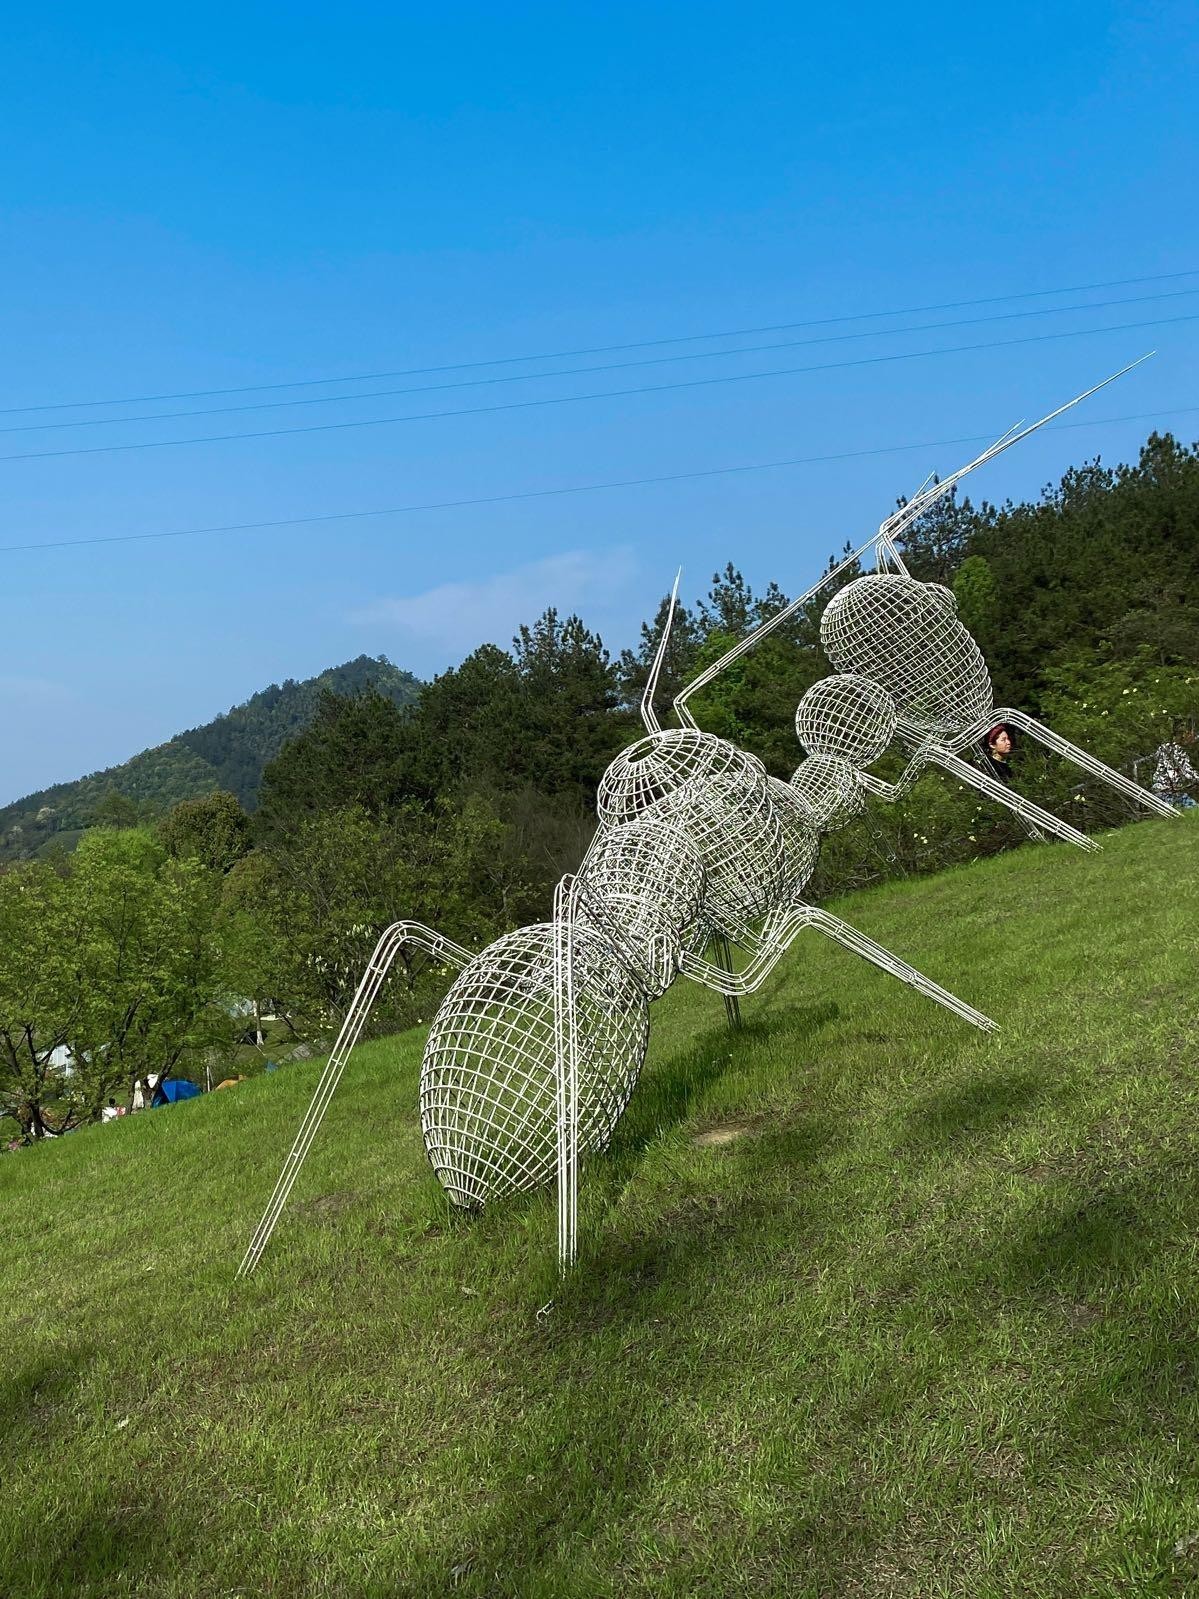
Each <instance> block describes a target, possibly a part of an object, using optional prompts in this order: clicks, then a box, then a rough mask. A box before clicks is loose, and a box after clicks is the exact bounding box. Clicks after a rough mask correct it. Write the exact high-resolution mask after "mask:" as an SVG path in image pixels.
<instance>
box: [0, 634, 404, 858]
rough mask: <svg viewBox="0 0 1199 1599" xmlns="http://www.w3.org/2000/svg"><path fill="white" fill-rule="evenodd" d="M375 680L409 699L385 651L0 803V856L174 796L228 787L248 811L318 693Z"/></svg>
mask: <svg viewBox="0 0 1199 1599" xmlns="http://www.w3.org/2000/svg"><path fill="white" fill-rule="evenodd" d="M368 687H373V688H375V689H377V690H378V692H379V693H380V694H382V695H384V696H385V697H386V698H387V699H388V700H389V701H390V702H391V703H392V704H393V705H396V706H401V705H407V704H409V703H411V701H413V700H414V699H415V698H416V695H417V692H418V691H419V687H420V685H419V683H418V681H417V679H416V678H414V677H413V676H412V675H411V673H409V672H402V671H400V670H399V668H398V667H395V666H393V665H392V664H391V662H390V661H389V660H387V658H386V657H385V656H379V657H378V658H373V657H371V656H369V655H360V656H359V657H358V659H357V660H354V661H347V662H346V663H345V665H344V666H335V667H331V668H330V669H329V670H328V671H325V672H322V673H320V675H319V676H317V677H310V678H306V679H305V680H304V681H302V682H296V681H295V680H294V679H293V678H288V679H287V680H286V681H285V682H284V683H282V684H278V683H272V684H271V685H270V687H269V688H265V689H262V690H261V691H260V692H259V693H257V694H255V695H253V696H252V697H251V698H250V699H248V700H246V701H245V703H244V704H242V705H235V706H234V707H233V708H232V709H231V710H229V711H227V712H225V713H224V715H222V716H217V717H214V718H213V720H212V721H211V722H206V723H205V724H204V725H203V726H202V727H193V728H189V729H188V731H187V732H185V733H179V734H177V735H176V736H175V737H174V738H173V739H170V740H169V741H168V742H167V743H166V744H160V745H159V746H158V747H157V748H156V749H151V750H143V751H142V753H141V754H140V755H135V756H134V757H133V759H132V760H129V761H125V762H124V763H123V764H122V765H120V766H111V767H109V768H108V769H107V770H106V771H103V772H93V773H92V774H91V775H90V776H88V777H83V778H79V779H78V780H77V781H76V782H73V783H57V784H55V785H54V787H53V788H46V789H41V790H40V791H39V792H38V793H36V794H29V795H27V796H26V797H25V798H24V799H19V800H16V801H14V802H13V803H12V804H11V805H7V806H5V807H3V809H0V861H3V860H18V859H21V858H28V857H30V856H34V855H37V854H39V853H40V852H41V851H43V850H44V849H45V848H46V847H47V845H50V844H58V845H61V846H63V847H65V848H67V849H72V848H74V846H75V844H76V843H77V842H78V839H79V836H80V833H81V832H82V831H83V829H84V828H86V827H90V826H93V825H95V824H96V823H98V822H104V821H112V822H128V821H132V820H137V819H139V818H140V819H146V820H149V819H151V818H153V817H155V816H160V815H163V814H164V813H165V812H166V811H168V810H169V809H170V808H171V806H172V805H175V804H178V802H179V801H180V800H185V799H195V798H198V797H199V796H200V795H202V794H211V793H213V792H214V791H215V790H217V789H224V790H226V791H227V792H229V793H232V794H236V795H237V798H238V799H239V800H240V801H241V803H242V804H243V805H244V806H246V807H247V809H253V807H254V805H255V804H256V803H257V798H258V785H259V781H260V779H261V777H262V770H263V767H264V766H265V765H266V764H267V762H268V761H270V760H272V759H273V758H274V757H275V756H276V755H278V753H279V751H280V750H281V749H282V748H283V746H284V744H286V743H287V741H288V740H289V739H292V738H294V737H295V736H296V734H297V733H300V732H302V731H303V729H304V728H305V727H307V726H308V724H309V723H310V722H311V720H312V718H313V716H314V714H315V712H316V708H317V705H318V704H319V702H320V698H321V695H322V694H323V693H326V692H328V693H334V694H341V695H354V694H358V693H360V692H361V691H362V690H363V689H365V688H368Z"/></svg>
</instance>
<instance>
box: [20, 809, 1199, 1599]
mask: <svg viewBox="0 0 1199 1599" xmlns="http://www.w3.org/2000/svg"><path fill="white" fill-rule="evenodd" d="M1105 843H1106V848H1105V850H1104V853H1103V854H1102V855H1100V856H1097V857H1094V858H1088V857H1085V856H1083V855H1081V854H1079V853H1077V852H1074V851H1071V850H1068V849H1066V848H1064V847H1057V846H1054V847H1048V846H1044V847H1036V848H1033V847H1029V848H1027V849H1024V850H1021V851H1020V852H1018V853H1017V854H1015V855H1010V856H1007V857H1002V858H998V859H995V860H992V861H988V862H985V863H981V864H979V865H976V866H973V867H969V868H966V869H962V870H958V871H954V872H951V873H947V874H945V875H944V876H941V877H938V878H934V879H925V880H923V881H920V882H915V883H911V884H906V885H901V886H899V887H894V888H891V889H888V890H884V891H880V892H878V893H874V894H870V895H864V896H860V897H858V898H856V899H855V900H853V901H852V902H851V903H848V904H847V905H846V906H845V907H843V909H844V910H845V913H846V914H847V915H849V916H850V917H851V919H853V920H854V921H855V922H856V923H857V924H858V925H859V926H861V927H862V928H863V929H864V930H866V931H868V932H870V933H871V934H873V935H874V936H875V937H877V938H879V939H881V940H882V941H883V942H885V943H887V944H889V945H890V946H891V947H892V948H893V949H895V950H896V951H897V952H898V953H900V954H902V955H904V956H906V957H908V958H909V959H911V960H912V961H913V962H914V963H916V964H917V965H919V966H920V967H922V968H923V969H924V970H925V971H927V972H928V973H929V974H930V975H931V976H933V977H935V978H937V979H938V980H940V981H942V982H944V983H945V984H946V985H947V986H948V987H950V988H953V989H955V990H956V991H957V992H959V993H960V994H961V995H962V996H963V997H964V998H966V999H969V1000H970V1001H972V1002H973V1003H975V1004H977V1005H979V1006H980V1008H982V1009H984V1010H987V1011H989V1012H990V1013H991V1014H992V1015H994V1016H996V1017H997V1018H998V1019H999V1020H1000V1021H1001V1022H1002V1023H1003V1031H1002V1033H1001V1034H1000V1035H999V1036H998V1037H997V1038H993V1039H987V1038H984V1037H981V1036H979V1035H976V1034H975V1033H973V1032H972V1030H971V1029H969V1028H967V1027H966V1026H964V1025H963V1024H961V1023H959V1022H958V1021H956V1020H955V1019H954V1018H953V1017H951V1016H949V1015H948V1014H945V1013H943V1012H941V1011H939V1010H938V1009H937V1008H935V1007H933V1006H932V1005H930V1004H928V1003H927V1002H926V1001H924V1000H922V999H920V998H919V997H917V996H915V995H913V994H911V993H910V992H908V991H907V990H906V989H904V988H902V987H901V986H900V985H898V984H895V983H894V982H892V981H891V980H889V979H887V978H885V977H883V976H882V975H881V974H879V973H876V972H874V971H873V970H871V969H867V968H865V967H864V966H863V965H862V964H861V963H859V962H856V961H855V960H854V959H853V958H852V957H851V956H849V955H847V954H845V953H844V952H842V951H840V950H838V949H836V948H833V947H832V946H829V945H827V944H826V943H825V942H824V940H822V939H821V938H820V937H819V936H818V935H816V934H807V935H805V937H804V941H803V942H801V943H800V944H799V945H797V946H796V948H795V949H794V950H793V951H792V954H791V956H790V957H789V958H788V960H787V961H786V962H785V963H784V965H783V967H782V968H781V969H780V971H779V972H778V973H777V974H776V977H775V978H774V980H772V982H771V983H770V984H769V985H768V986H767V988H766V989H765V991H764V992H763V993H762V994H760V995H759V996H757V997H756V998H755V999H753V1000H751V1001H749V1002H748V1003H747V1005H746V1007H745V1010H746V1017H747V1021H748V1026H747V1027H746V1029H745V1031H744V1032H743V1033H741V1034H739V1035H732V1034H730V1033H729V1032H727V1031H726V1030H725V1029H724V1025H723V1007H722V1005H721V1002H720V1001H719V1000H718V999H717V998H715V997H714V996H712V995H708V994H704V993H702V992H700V991H698V990H695V989H686V988H684V986H683V985H681V984H680V985H678V986H677V987H676V989H675V990H674V991H672V993H671V994H669V995H668V996H667V997H666V999H665V1000H664V1001H663V1002H661V1004H659V1005H658V1006H657V1007H656V1008H655V1012H654V1041H653V1047H652V1056H651V1063H650V1068H649V1070H648V1071H647V1074H646V1076H645V1078H644V1079H643V1082H642V1084H641V1086H640V1088H639V1090H638V1093H637V1095H636V1096H635V1097H634V1101H633V1105H632V1107H631V1109H630V1112H629V1114H628V1116H627V1117H626V1119H625V1121H624V1123H623V1124H622V1126H621V1129H620V1131H619V1134H618V1137H617V1142H616V1145H615V1147H614V1149H613V1150H612V1151H611V1153H610V1154H609V1155H608V1156H606V1157H605V1158H603V1159H601V1160H597V1161H593V1162H592V1163H591V1165H590V1167H589V1168H588V1169H587V1171H586V1175H585V1181H584V1193H583V1217H582V1238H583V1255H582V1259H581V1263H580V1266H579V1269H578V1270H577V1272H576V1273H575V1275H574V1276H573V1278H572V1279H570V1280H569V1281H568V1283H567V1284H566V1285H565V1287H561V1286H559V1284H558V1283H557V1281H556V1276H555V1267H554V1260H553V1255H554V1233H555V1220H554V1214H553V1210H552V1206H551V1203H550V1202H549V1201H548V1199H546V1198H545V1197H538V1198H535V1199H533V1200H528V1201H525V1202H523V1203H518V1204H516V1205H514V1206H509V1207H507V1209H501V1210H497V1211H496V1212H495V1213H494V1214H489V1215H485V1216H484V1217H483V1218H482V1220H481V1221H479V1222H475V1223H471V1222H464V1221H461V1220H459V1219H456V1218H454V1217H452V1216H451V1215H449V1214H448V1213H447V1210H446V1207H445V1205H444V1203H443V1202H442V1200H441V1197H440V1190H439V1189H438V1187H437V1185H436V1183H435V1182H434V1180H433V1178H432V1176H431V1174H430V1173H429V1171H428V1168H427V1166H426V1164H425V1162H424V1157H423V1152H422V1149H421V1144H420V1136H419V1128H418V1125H417V1121H416V1115H415V1107H416V1081H417V1073H418V1069H419V1056H420V1045H421V1037H420V1035H419V1033H413V1034H408V1035H405V1036H403V1037H399V1038H394V1039H387V1040H383V1041H381V1042H379V1043H376V1044H374V1045H372V1046H370V1047H369V1048H365V1049H363V1050H362V1052H361V1054H360V1056H358V1057H356V1058H355V1060H354V1061H353V1062H352V1063H351V1066H350V1069H349V1071H348V1072H347V1075H346V1078H345V1080H344V1082H343V1084H342V1087H341V1090H340V1092H339V1094H338V1097H337V1098H336V1100H335V1101H334V1104H333V1108H332V1110H331V1111H330V1113H329V1116H328V1118H327V1121H326V1123H325V1127H324V1130H323V1132H322V1134H321V1137H320V1139H319V1140H318V1142H317V1144H316V1146H315V1148H314V1151H313V1154H312V1156H311V1158H310V1159H309V1162H308V1164H307V1166H306V1167H305V1169H304V1173H303V1176H302V1177H301V1180H300V1183H299V1184H298V1186H297V1189H296V1193H295V1195H294V1198H293V1204H292V1208H291V1209H289V1210H288V1212H287V1213H286V1214H285V1216H284V1219H283V1221H282V1223H281V1224H280V1227H279V1229H278V1232H277V1233H276V1236H275V1240H274V1242H273V1244H272V1246H271V1249H270V1251H269V1252H268V1254H267V1256H266V1258H265V1260H264V1262H263V1264H262V1265H261V1267H260V1268H259V1271H258V1273H257V1275H256V1276H255V1277H253V1278H252V1279H250V1280H249V1281H236V1280H235V1279H234V1276H233V1273H234V1269H235V1268H236V1265H237V1262H238V1259H239V1258H240V1255H241V1252H242V1249H243V1247H244V1245H245V1242H246V1239H247V1237H248V1235H249V1232H250V1231H251V1229H252V1228H253V1225H254V1223H255V1221H256V1220H257V1217H258V1215H259V1212H260V1211H261V1208H262V1205H263V1203H264V1202H265V1199H266V1197H267V1194H268V1193H269V1191H270V1188H271V1186H272V1184H273V1183H274V1180H275V1176H276V1173H277V1171H278V1168H279V1164H280V1162H281V1159H282V1157H283V1155H284V1153H285V1151H286V1149H287V1148H288V1147H289V1145H290V1141H291V1137H292V1134H293V1132H294V1128H295V1125H296V1123H297V1122H298V1120H299V1118H300V1116H301V1114H302V1112H303V1109H304V1106H305V1103H306V1101H307V1097H308V1095H309V1093H310V1092H311V1089H312V1086H313V1084H314V1082H315V1079H316V1076H317V1074H318V1070H319V1067H318V1065H317V1064H315V1063H310V1064H307V1065H304V1066H293V1067H288V1068H286V1069H285V1070H283V1071H281V1072H279V1073H277V1074H275V1075H274V1076H272V1077H269V1078H262V1079H257V1080H255V1081H252V1082H249V1083H245V1084H243V1085H241V1087H239V1088H237V1089H236V1090H232V1091H227V1092H225V1093H223V1094H216V1095H212V1096H210V1097H208V1098H206V1099H204V1100H200V1101H195V1102H193V1103H190V1104H184V1105H181V1106H177V1107H174V1108H172V1109H170V1110H165V1111H160V1112H155V1113H154V1114H151V1115H146V1116H142V1117H138V1118H136V1119H134V1120H133V1121H130V1122H126V1123H117V1124H114V1125H112V1126H109V1127H103V1128H96V1129H92V1130H88V1131H85V1132H81V1133H78V1134H76V1135H73V1136H72V1137H70V1138H67V1139H64V1140H63V1141H62V1142H61V1143H56V1144H53V1145H48V1146H45V1147H42V1148H40V1149H36V1150H32V1151H24V1152H22V1153H20V1154H19V1155H15V1156H11V1157H4V1158H2V1159H0V1285H2V1288H3V1297H2V1302H0V1384H2V1392H3V1402H2V1404H0V1594H2V1595H4V1596H5V1599H8V1596H22V1599H24V1596H26V1595H28V1596H37V1595H58V1594H70V1595H73V1596H74V1595H78V1596H81V1599H83V1596H89V1595H95V1596H99V1595H105V1596H107V1595H153V1596H155V1599H159V1596H161V1599H209V1596H216V1595H234V1594H245V1595H259V1594H271V1595H279V1596H285V1595H286V1596H290V1595H339V1596H340V1595H345V1596H372V1599H375V1596H377V1599H383V1596H391V1595H409V1594H411V1595H445V1594H457V1595H462V1596H479V1599H482V1596H484V1595H495V1596H499V1595H521V1596H524V1595H528V1596H531V1599H538V1596H547V1599H548V1596H559V1595H564V1596H573V1595H597V1596H598V1595H613V1596H615V1595H621V1596H623V1595H637V1594H648V1593H651V1592H652V1593H654V1594H655V1595H665V1596H676V1595H677V1596H683V1595H686V1596H709V1595H712V1596H714V1595H742V1594H755V1595H758V1594H761V1595H767V1594H777V1595H787V1596H790V1599H802V1596H812V1599H829V1596H834V1595H842V1594H844V1595H854V1596H859V1595H860V1596H867V1595H869V1596H874V1595H893V1594H894V1595H898V1594H910V1595H919V1596H921V1599H925V1596H939V1595H961V1596H969V1599H991V1596H994V1599H1000V1596H1002V1599H1011V1596H1013V1595H1020V1596H1029V1599H1037V1596H1043V1595H1062V1596H1071V1599H1078V1596H1092V1595H1107V1594H1113V1595H1114V1594H1127V1595H1136V1596H1138V1599H1139V1596H1146V1595H1167V1594H1172V1595H1185V1594H1190V1593H1199V1397H1197V1394H1196V1374H1197V1369H1199V1368H1197V1356H1199V1344H1197V1336H1199V1335H1197V1327H1199V1281H1197V1276H1196V1237H1197V1236H1199V1185H1197V1179H1199V1121H1197V1111H1199V1089H1197V1087H1196V1076H1197V1073H1196V1068H1197V1065H1199V1046H1197V1043H1196V1022H1197V1019H1199V1001H1197V999H1196V993H1195V988H1196V961H1195V949H1196V941H1195V918H1196V909H1197V906H1199V894H1197V892H1196V886H1195V885H1196V877H1197V873H1199V821H1197V820H1195V819H1192V818H1190V817H1188V818H1185V819H1183V820H1181V821H1179V822H1176V823H1167V822H1152V823H1144V824H1141V825H1138V826H1136V827H1130V828H1127V829H1125V830H1124V831H1123V832H1121V833H1119V834H1114V835H1111V836H1110V837H1109V838H1108V839H1107V840H1106V841H1105ZM551 1300H552V1301H553V1303H552V1305H550V1308H548V1309H547V1310H545V1311H544V1312H542V1310H541V1307H543V1306H546V1305H547V1304H548V1303H549V1302H550V1301H551Z"/></svg>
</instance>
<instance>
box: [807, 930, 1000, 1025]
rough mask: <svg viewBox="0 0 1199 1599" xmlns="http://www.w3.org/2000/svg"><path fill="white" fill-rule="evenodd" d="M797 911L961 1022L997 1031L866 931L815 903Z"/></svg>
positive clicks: (827, 933) (988, 1019)
mask: <svg viewBox="0 0 1199 1599" xmlns="http://www.w3.org/2000/svg"><path fill="white" fill-rule="evenodd" d="M797 914H799V915H800V916H802V917H803V925H804V926H807V927H814V928H816V930H817V931H818V932H821V933H824V934H825V935H826V937H828V938H831V939H833V940H834V942H836V943H838V944H840V945H841V946H842V947H843V948H844V949H851V950H852V951H853V952H854V954H855V955H861V956H862V958H863V959H864V960H868V961H870V962H872V964H873V965H875V966H877V967H878V968H879V970H880V971H884V972H889V973H890V974H891V976H892V977H898V978H899V980H900V982H901V983H906V984H907V985H908V987H909V988H914V989H915V990H916V992H917V993H919V994H923V995H924V997H925V998H926V999H932V1000H936V1002H937V1004H938V1005H944V1007H945V1009H946V1010H951V1011H953V1013H954V1015H955V1016H960V1017H961V1018H962V1020H963V1021H964V1022H969V1023H970V1024H971V1025H972V1026H973V1027H977V1028H979V1029H980V1031H982V1032H984V1033H994V1032H997V1031H998V1023H997V1022H993V1021H992V1020H991V1018H990V1017H989V1016H984V1015H983V1013H982V1012H981V1011H977V1010H975V1009H974V1006H973V1005H967V1004H966V1003H965V1001H964V1000H960V999H958V998H957V996H956V995H954V994H951V993H950V992H949V990H948V989H947V988H942V987H941V985H940V984H939V983H934V982H933V981H932V979H931V978H929V977H925V975H924V973H923V972H918V971H917V970H916V968H915V967H914V966H909V965H908V963H907V961H904V960H900V958H899V957H898V955H892V953H891V951H890V950H889V949H884V948H883V946H882V945H881V944H876V943H875V942H874V940H873V939H872V938H867V937H866V935H865V933H860V932H858V930H857V928H856V927H851V926H850V924H849V923H848V922H843V921H842V920H841V918H840V917H839V916H834V915H832V913H831V912H829V911H826V910H822V909H821V908H820V907H819V906H817V905H804V906H801V907H800V909H799V911H798V913H797Z"/></svg>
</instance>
